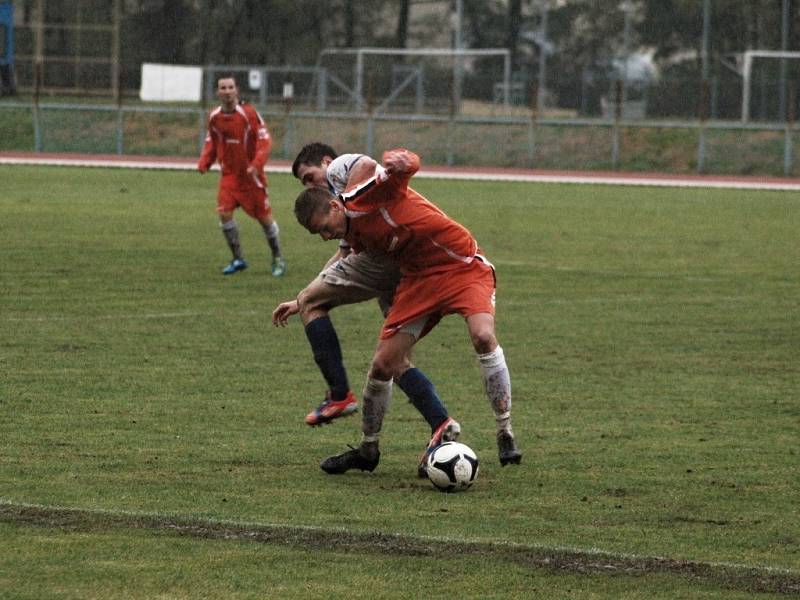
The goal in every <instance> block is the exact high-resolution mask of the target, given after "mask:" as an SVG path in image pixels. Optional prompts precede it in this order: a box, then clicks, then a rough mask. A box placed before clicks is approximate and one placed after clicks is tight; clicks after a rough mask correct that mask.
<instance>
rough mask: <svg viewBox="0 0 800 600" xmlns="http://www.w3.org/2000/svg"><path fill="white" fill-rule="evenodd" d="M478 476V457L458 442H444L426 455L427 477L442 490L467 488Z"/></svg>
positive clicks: (451, 490) (457, 490) (458, 490)
mask: <svg viewBox="0 0 800 600" xmlns="http://www.w3.org/2000/svg"><path fill="white" fill-rule="evenodd" d="M477 476H478V457H477V456H476V454H475V452H473V451H472V448H470V447H469V446H467V445H466V444H461V443H459V442H444V443H443V444H441V445H440V446H437V447H436V448H435V449H434V451H433V452H431V453H430V456H428V479H430V480H431V483H433V485H434V486H436V488H437V489H439V490H441V491H443V492H460V491H462V490H465V489H467V488H468V487H469V486H471V485H472V482H473V481H475V477H477Z"/></svg>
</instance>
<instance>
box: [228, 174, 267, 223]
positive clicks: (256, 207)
mask: <svg viewBox="0 0 800 600" xmlns="http://www.w3.org/2000/svg"><path fill="white" fill-rule="evenodd" d="M237 207H241V208H242V210H243V211H244V212H246V213H247V214H248V215H250V216H251V217H253V218H254V219H256V220H257V221H264V220H265V219H267V218H268V217H270V216H271V215H272V207H271V206H270V205H269V194H268V193H267V186H266V185H264V184H262V183H261V182H260V181H258V182H257V180H256V179H252V180H250V179H245V178H231V179H230V180H228V179H227V178H225V177H223V178H222V180H221V181H220V185H219V193H218V194H217V212H218V213H224V212H233V211H234V210H235V209H236V208H237Z"/></svg>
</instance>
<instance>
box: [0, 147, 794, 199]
mask: <svg viewBox="0 0 800 600" xmlns="http://www.w3.org/2000/svg"><path fill="white" fill-rule="evenodd" d="M0 165H47V166H69V167H105V168H122V169H170V170H195V169H196V161H195V160H193V159H168V158H167V159H164V160H157V159H147V158H139V157H136V158H125V157H124V156H120V157H119V158H117V157H109V156H103V157H96V158H93V157H91V156H83V157H82V156H75V157H69V156H52V155H47V154H43V155H41V156H37V155H35V154H28V155H24V156H23V155H14V154H5V155H4V154H0ZM213 168H214V169H218V168H219V167H218V166H217V165H215V166H214V167H213ZM267 171H268V172H271V173H291V171H292V170H291V165H290V164H288V163H285V162H284V163H280V162H273V163H268V164H267ZM416 176H417V177H429V178H439V179H463V180H472V181H516V182H527V183H574V184H587V185H633V186H655V187H679V188H721V189H740V190H775V191H794V192H798V191H800V181H798V180H797V179H786V180H781V179H778V178H764V179H760V178H757V177H752V178H745V177H738V178H737V177H732V178H725V177H715V176H685V177H681V176H670V175H644V176H638V175H633V174H620V175H613V174H606V173H604V174H592V173H591V172H583V173H580V172H574V173H570V172H564V173H557V172H556V173H538V172H535V171H530V172H524V171H518V170H503V169H487V170H480V169H475V170H465V169H447V168H441V167H438V168H428V169H426V168H423V169H422V170H421V171H420V172H419V173H417V175H416Z"/></svg>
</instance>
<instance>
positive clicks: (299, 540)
mask: <svg viewBox="0 0 800 600" xmlns="http://www.w3.org/2000/svg"><path fill="white" fill-rule="evenodd" d="M0 521H2V522H7V523H16V524H24V525H30V526H36V527H48V528H55V529H62V530H66V531H88V532H102V531H108V530H112V529H140V530H152V531H160V532H163V531H168V532H172V533H174V534H175V535H180V536H189V537H194V538H200V539H226V540H238V541H241V540H248V541H252V542H256V543H265V544H280V545H289V546H297V547H302V548H310V549H323V550H334V551H336V552H353V553H375V554H383V555H386V554H389V555H392V554H394V555H412V556H434V557H435V556H449V555H452V554H453V553H454V552H458V553H462V554H473V555H477V556H481V557H484V558H487V559H490V560H498V561H501V562H502V561H514V562H515V563H518V564H521V565H525V566H529V567H530V568H534V569H548V570H553V571H565V572H571V573H609V574H628V575H643V574H647V573H670V574H675V575H679V576H682V577H687V578H690V579H692V580H695V581H697V582H698V583H699V584H702V585H706V586H712V587H716V588H721V589H730V590H737V591H742V592H749V593H772V594H784V595H787V596H793V595H797V594H800V576H798V575H796V574H794V573H790V572H786V571H781V570H772V569H755V568H748V567H743V566H736V565H724V564H714V563H702V562H696V561H683V560H676V559H670V558H662V557H647V556H618V555H613V554H607V553H603V552H590V551H579V550H568V549H553V548H538V547H532V546H526V545H519V544H504V543H482V542H458V541H453V540H444V539H436V538H424V537H412V536H404V535H394V534H386V533H355V532H351V531H346V530H339V529H318V528H311V527H308V528H307V527H286V526H267V525H249V524H236V523H227V522H223V521H219V522H217V521H212V520H199V519H190V518H182V517H168V516H155V515H139V514H135V513H114V512H105V511H93V510H78V509H67V508H49V507H37V506H25V505H14V504H0Z"/></svg>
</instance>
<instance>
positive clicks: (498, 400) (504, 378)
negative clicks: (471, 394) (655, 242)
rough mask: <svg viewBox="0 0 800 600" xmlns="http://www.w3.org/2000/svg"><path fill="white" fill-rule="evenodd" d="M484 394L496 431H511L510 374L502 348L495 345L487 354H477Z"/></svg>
mask: <svg viewBox="0 0 800 600" xmlns="http://www.w3.org/2000/svg"><path fill="white" fill-rule="evenodd" d="M478 362H479V363H480V366H481V373H482V374H483V384H484V387H485V388H486V396H487V397H488V398H489V403H490V404H491V406H492V411H494V418H495V421H497V431H498V432H500V431H508V432H509V433H511V375H510V374H509V372H508V365H506V357H505V355H504V354H503V349H502V348H501V347H500V346H497V348H495V349H494V350H493V351H492V352H489V353H488V354H478Z"/></svg>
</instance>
